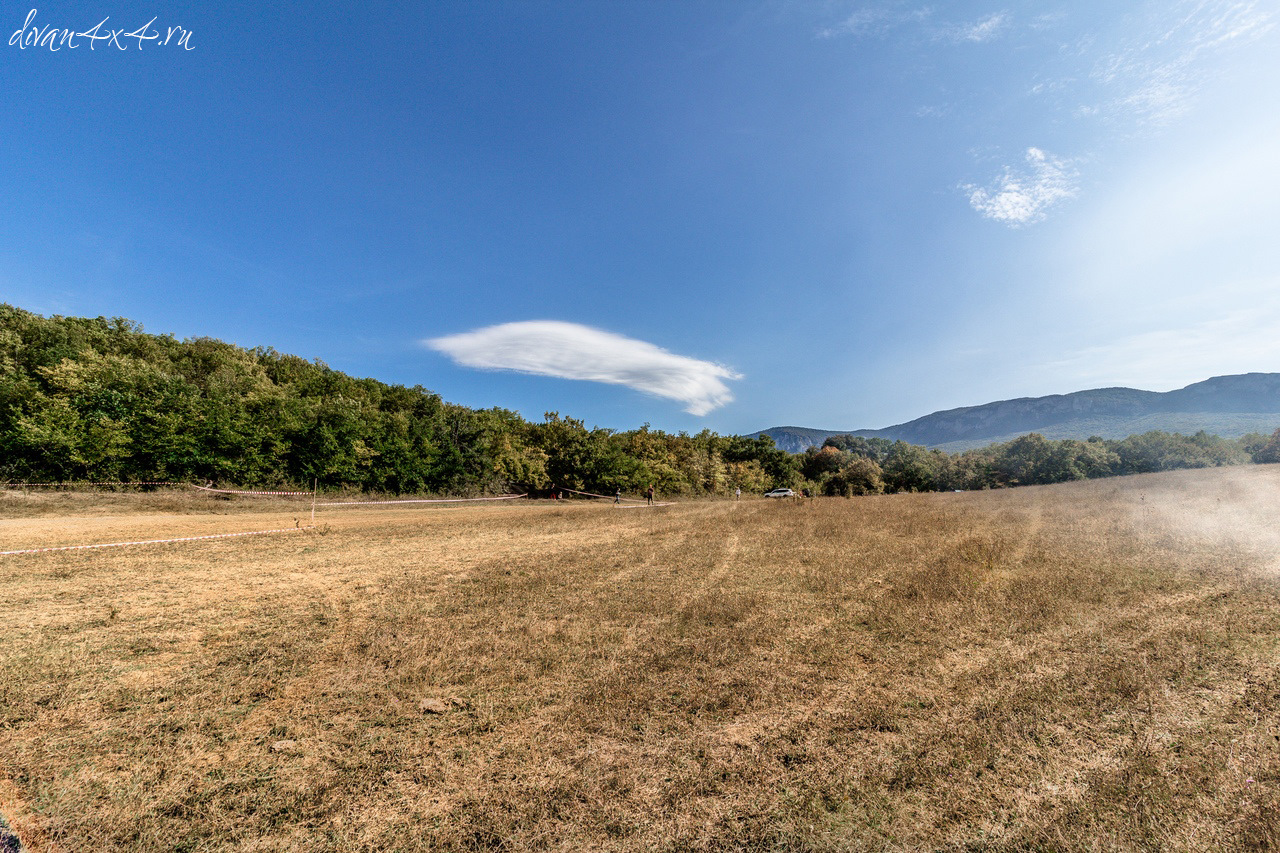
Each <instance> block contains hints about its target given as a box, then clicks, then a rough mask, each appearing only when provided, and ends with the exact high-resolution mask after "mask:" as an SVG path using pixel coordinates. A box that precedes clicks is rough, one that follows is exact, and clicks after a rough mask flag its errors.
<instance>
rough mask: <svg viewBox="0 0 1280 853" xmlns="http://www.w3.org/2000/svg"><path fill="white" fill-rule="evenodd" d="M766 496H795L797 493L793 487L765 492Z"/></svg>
mask: <svg viewBox="0 0 1280 853" xmlns="http://www.w3.org/2000/svg"><path fill="white" fill-rule="evenodd" d="M764 496H765V497H766V498H794V497H795V496H796V493H795V492H793V491H791V489H774V490H773V491H772V492H765V493H764Z"/></svg>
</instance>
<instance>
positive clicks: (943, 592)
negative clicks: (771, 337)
mask: <svg viewBox="0 0 1280 853" xmlns="http://www.w3.org/2000/svg"><path fill="white" fill-rule="evenodd" d="M307 513H308V509H307V508H305V507H304V504H290V503H287V502H284V501H269V502H265V503H256V502H249V501H246V500H235V501H216V500H211V499H209V498H205V497H201V496H192V495H185V494H162V493H157V494H152V495H66V494H61V495H59V494H53V495H38V494H32V493H17V492H10V493H0V550H8V549H15V548H22V547H32V546H37V545H55V544H79V543H87V542H109V541H121V540H128V539H151V538H159V537H163V536H194V535H202V534H207V533H217V532H224V531H232V530H262V529H268V528H276V527H293V526H294V525H295V523H296V521H295V520H296V519H299V518H301V519H302V523H303V524H305V523H306V519H307ZM317 520H318V522H319V523H320V524H321V527H320V528H318V529H317V530H312V531H303V532H298V533H291V534H287V535H278V536H261V537H248V538H243V539H226V540H209V541H205V542H192V543H184V544H178V545H147V546H139V547H133V548H118V549H107V550H100V551H71V552H55V553H46V554H37V555H30V556H16V557H13V556H11V557H2V558H0V589H2V590H3V596H2V597H0V812H3V813H4V815H5V816H6V817H7V819H8V821H9V823H10V824H11V825H12V826H13V827H14V828H15V829H16V830H17V831H18V833H19V834H20V835H21V836H22V838H23V840H24V841H25V842H26V844H27V846H28V848H29V850H31V851H33V853H39V851H49V850H60V851H64V853H70V851H107V850H122V851H123V850H127V851H134V850H144V851H172V850H182V851H204V850H231V851H278V850H353V851H373V850H407V851H413V850H423V851H425V850H479V849H488V850H583V849H591V850H637V851H638V850H646V851H647V850H667V851H676V850H813V851H822V850H954V851H980V850H991V851H1003V850H1009V851H1012V850H1106V851H1110V850H1153V851H1154V850H1221V849H1235V850H1265V849H1277V848H1278V847H1280V562H1278V560H1280V466H1257V467H1248V468H1236V469H1220V470H1213V471H1196V472H1178V473H1174V474H1164V475H1151V476H1144V477H1132V478H1125V479H1115V480H1102V481H1094V482H1090V483H1079V484H1070V485H1063V486H1051V487H1039V488H1023V489H1015V490H1006V491H998V492H985V493H968V494H928V495H898V496H883V497H874V498H857V499H852V500H846V499H839V498H833V499H820V500H814V501H809V502H806V503H791V502H769V501H764V500H751V501H747V500H744V501H743V502H741V503H732V502H693V503H685V504H680V505H677V506H672V507H664V508H657V509H652V510H650V509H640V510H632V511H627V512H622V511H619V510H615V509H614V508H613V507H612V506H610V505H608V504H603V505H599V504H586V503H571V502H566V503H563V504H558V505H557V504H551V503H549V502H543V503H541V504H528V503H521V504H512V505H484V506H464V507H430V508H425V507H409V508H394V509H389V510H388V509H365V508H347V509H341V510H339V509H331V510H327V511H324V512H322V513H321V514H320V516H319V517H318V519H317Z"/></svg>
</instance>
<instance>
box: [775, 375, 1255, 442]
mask: <svg viewBox="0 0 1280 853" xmlns="http://www.w3.org/2000/svg"><path fill="white" fill-rule="evenodd" d="M1277 427H1280V373H1244V374H1239V375H1235V376H1215V377H1213V378H1212V379H1206V380H1205V381H1203V382H1196V383H1194V384H1192V385H1188V386H1187V387H1186V388H1180V389H1178V390H1176V391H1166V392H1157V391H1139V390H1137V389H1134V388H1096V389H1094V390H1091V391H1076V392H1074V393H1072V394H1053V395H1050V396H1048V397H1022V398H1019V399H1016V400H1000V401H997V402H994V403H987V404H985V405H981V406H967V407H965V408H960V409H948V410H946V411H942V412H934V413H933V414H931V415H925V416H924V417H922V418H916V419H915V420H913V421H907V422H906V423H902V424H896V425H894V426H890V427H885V428H884V429H858V430H818V429H810V428H807V427H773V428H771V429H766V430H762V431H761V432H759V433H755V434H754V435H762V434H763V435H769V436H772V437H773V440H774V441H775V442H777V444H778V446H779V447H781V448H783V449H784V450H788V451H790V452H792V453H800V452H803V451H804V450H805V448H807V447H809V446H811V445H821V444H822V442H823V441H825V440H826V438H827V436H831V435H861V436H866V437H871V436H878V437H880V438H887V439H892V440H898V439H900V440H902V441H908V442H911V443H912V444H922V445H925V446H927V447H939V448H941V449H943V450H948V451H957V450H965V449H968V448H971V447H981V446H983V445H986V444H991V443H993V442H997V441H1007V440H1009V439H1010V438H1014V437H1016V436H1019V435H1025V434H1026V433H1028V432H1038V433H1041V434H1042V435H1044V436H1045V437H1046V438H1082V439H1083V438H1088V437H1089V436H1091V435H1100V436H1102V437H1103V438H1124V437H1125V436H1128V435H1133V434H1134V433H1141V432H1149V431H1151V430H1164V431H1166V432H1181V433H1194V432H1197V431H1199V430H1204V431H1206V432H1209V433H1213V434H1215V435H1220V436H1223V437H1224V438H1234V437H1236V436H1241V435H1244V434H1245V433H1249V432H1263V433H1269V432H1271V431H1272V430H1274V429H1276V428H1277Z"/></svg>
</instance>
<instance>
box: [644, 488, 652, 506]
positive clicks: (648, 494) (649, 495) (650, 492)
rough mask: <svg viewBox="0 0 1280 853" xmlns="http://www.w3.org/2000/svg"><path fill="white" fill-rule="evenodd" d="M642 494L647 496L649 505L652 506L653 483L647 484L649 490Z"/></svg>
mask: <svg viewBox="0 0 1280 853" xmlns="http://www.w3.org/2000/svg"><path fill="white" fill-rule="evenodd" d="M644 496H645V497H646V498H648V500H649V506H653V483H650V484H649V491H647V492H645V493H644Z"/></svg>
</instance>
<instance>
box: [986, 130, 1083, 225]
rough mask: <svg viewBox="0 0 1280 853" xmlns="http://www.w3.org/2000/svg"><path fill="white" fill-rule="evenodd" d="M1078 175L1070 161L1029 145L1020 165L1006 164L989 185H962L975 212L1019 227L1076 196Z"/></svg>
mask: <svg viewBox="0 0 1280 853" xmlns="http://www.w3.org/2000/svg"><path fill="white" fill-rule="evenodd" d="M1078 177H1079V176H1078V173H1077V171H1076V168H1075V166H1074V165H1073V164H1072V163H1071V161H1069V160H1062V159H1059V158H1057V157H1054V156H1052V155H1050V154H1048V153H1046V152H1044V151H1042V150H1040V149H1039V148H1028V149H1027V154H1026V158H1025V163H1024V165H1023V166H1021V167H1019V168H1016V169H1015V168H1014V167H1012V166H1006V167H1005V169H1004V172H1003V173H1002V174H1001V175H1000V177H998V178H996V179H995V180H994V181H993V182H992V183H991V184H989V185H988V186H985V187H978V186H974V185H972V184H966V185H965V186H964V187H963V189H964V190H965V191H966V192H968V193H969V204H970V206H971V207H973V209H974V210H976V211H978V213H980V214H982V215H983V216H985V217H986V218H987V219H994V220H995V221H997V222H1003V223H1004V224H1006V225H1008V226H1010V227H1013V228H1018V227H1021V226H1023V225H1030V224H1032V223H1034V222H1039V221H1041V220H1043V219H1044V218H1045V212H1046V211H1047V210H1048V209H1049V208H1050V207H1052V206H1053V205H1055V204H1057V203H1058V202H1060V201H1064V200H1066V199H1069V198H1071V197H1073V196H1075V195H1076V193H1077V192H1078V186H1077V181H1078Z"/></svg>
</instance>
